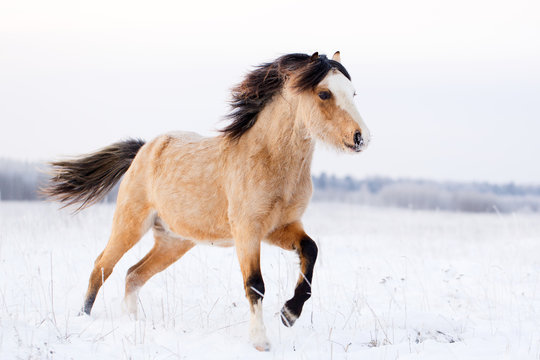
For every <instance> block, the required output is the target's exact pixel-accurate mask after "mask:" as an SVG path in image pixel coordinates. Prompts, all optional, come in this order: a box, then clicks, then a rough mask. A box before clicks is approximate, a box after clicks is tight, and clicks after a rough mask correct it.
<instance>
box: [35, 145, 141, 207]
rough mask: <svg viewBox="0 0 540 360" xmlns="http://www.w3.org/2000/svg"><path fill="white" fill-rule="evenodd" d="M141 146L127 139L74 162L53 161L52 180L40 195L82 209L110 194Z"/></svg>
mask: <svg viewBox="0 0 540 360" xmlns="http://www.w3.org/2000/svg"><path fill="white" fill-rule="evenodd" d="M143 145H144V141H143V140H140V139H129V140H125V141H121V142H117V143H115V144H112V145H109V146H107V147H105V148H103V149H101V150H99V151H97V152H95V153H93V154H89V155H83V156H81V157H78V158H75V159H73V160H65V161H55V162H52V163H51V166H52V170H51V179H50V180H49V183H48V184H46V185H45V186H44V187H42V188H41V193H42V194H43V195H45V196H47V197H50V198H52V199H54V200H57V201H60V202H62V203H64V204H65V205H64V207H65V206H69V205H73V204H80V206H79V207H78V209H77V211H78V210H81V209H84V208H85V207H87V206H90V205H92V204H94V203H96V202H98V201H99V200H101V199H103V197H104V196H105V195H107V193H108V192H109V191H111V189H112V188H113V186H114V185H115V184H116V183H117V182H118V180H120V178H121V177H122V175H124V173H125V172H126V171H127V170H128V169H129V166H130V165H131V162H132V161H133V158H135V155H137V152H138V151H139V149H140V148H141V147H142V146H143Z"/></svg>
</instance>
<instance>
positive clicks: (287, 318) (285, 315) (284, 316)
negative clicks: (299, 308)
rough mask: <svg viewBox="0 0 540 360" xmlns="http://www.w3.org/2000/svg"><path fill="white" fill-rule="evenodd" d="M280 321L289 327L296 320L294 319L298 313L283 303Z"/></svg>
mask: <svg viewBox="0 0 540 360" xmlns="http://www.w3.org/2000/svg"><path fill="white" fill-rule="evenodd" d="M280 315H281V322H282V323H283V325H285V326H286V327H291V326H293V325H294V323H295V322H296V319H298V315H295V314H294V313H293V312H292V311H291V310H290V309H289V308H288V307H287V305H284V306H283V308H281V312H280Z"/></svg>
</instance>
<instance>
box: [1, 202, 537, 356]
mask: <svg viewBox="0 0 540 360" xmlns="http://www.w3.org/2000/svg"><path fill="white" fill-rule="evenodd" d="M113 211H114V206H112V205H106V204H100V205H96V206H94V207H92V208H89V209H87V210H85V211H83V212H82V213H80V214H78V215H71V214H70V212H69V211H66V210H57V206H56V205H54V204H47V203H12V202H0V359H16V358H19V359H122V358H133V359H203V358H217V356H219V359H398V358H399V359H490V360H491V359H538V358H539V357H540V286H539V285H540V256H539V254H540V215H538V214H536V215H535V214H508V215H507V214H505V215H499V214H464V213H451V212H428V211H414V210H403V209H400V210H398V209H388V208H386V209H382V208H370V207H362V206H357V205H346V204H339V203H312V204H311V205H310V207H309V208H308V211H307V213H306V215H305V217H304V223H305V227H306V229H307V232H308V233H309V234H310V235H311V236H312V237H313V239H314V240H315V241H316V242H317V244H318V246H319V260H318V262H317V265H316V268H315V274H314V279H313V296H312V298H311V300H309V301H308V302H307V303H306V305H305V307H304V312H303V314H302V316H301V317H300V318H299V320H298V321H297V322H296V324H295V326H294V327H292V328H290V329H289V328H285V327H284V326H283V325H282V324H281V321H280V319H279V317H278V316H277V312H278V311H279V309H280V308H281V306H282V305H283V303H284V302H285V301H286V300H287V299H288V298H289V297H290V296H291V295H292V294H293V291H294V285H295V283H296V279H297V275H298V261H297V260H296V258H295V256H294V254H292V253H288V252H285V251H282V250H280V249H278V248H275V247H270V246H263V249H262V266H263V270H262V271H263V276H264V280H265V285H266V296H265V300H264V317H265V322H266V327H267V330H268V336H269V338H270V341H271V342H272V350H271V351H270V352H268V353H258V352H257V351H256V350H254V349H253V348H252V347H251V345H250V344H249V342H248V334H247V332H248V331H247V326H248V316H249V310H248V304H247V301H246V300H245V298H244V290H243V286H242V280H241V275H240V271H239V267H238V261H237V259H236V255H235V252H234V248H218V247H216V248H214V247H202V246H201V247H196V248H194V249H193V250H191V251H190V252H189V253H188V254H186V255H185V256H184V257H183V258H182V259H181V260H180V261H178V262H177V263H176V264H174V265H173V266H171V267H170V268H169V269H167V270H166V271H164V272H162V273H160V274H158V275H157V276H155V277H154V278H152V279H151V280H150V281H149V282H148V283H147V284H146V285H145V286H144V287H143V288H142V290H141V292H140V301H139V313H140V319H139V320H131V319H129V318H128V316H127V315H125V314H123V312H122V310H121V302H122V297H123V290H124V276H125V273H126V271H127V269H128V268H129V267H130V266H131V265H133V264H134V263H135V262H137V261H138V260H139V259H140V258H141V257H142V256H144V254H145V253H146V252H147V251H148V250H149V249H150V247H151V246H152V238H151V236H150V234H148V235H147V236H145V238H143V240H142V241H141V242H140V243H139V244H138V245H136V246H135V247H134V248H133V249H132V250H131V251H130V252H128V253H127V254H126V255H125V256H124V258H122V260H121V261H120V262H119V263H118V265H117V266H116V268H115V271H114V272H113V274H112V275H111V277H110V278H109V280H108V281H107V282H106V283H105V285H104V287H103V288H102V290H101V292H100V293H99V295H98V298H97V300H96V303H95V306H94V309H93V313H92V315H91V316H77V313H78V312H79V309H80V306H81V305H82V299H83V295H84V292H85V290H86V286H87V280H88V276H89V275H90V271H91V269H92V266H93V261H94V259H95V257H96V256H97V255H98V254H99V252H100V251H101V250H102V249H103V247H104V246H105V243H106V240H107V237H108V232H109V229H110V225H111V221H112V213H113Z"/></svg>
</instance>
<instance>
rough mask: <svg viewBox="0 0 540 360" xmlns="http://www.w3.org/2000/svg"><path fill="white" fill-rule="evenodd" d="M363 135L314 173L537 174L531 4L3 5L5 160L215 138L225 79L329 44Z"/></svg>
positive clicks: (319, 156)
mask: <svg viewBox="0 0 540 360" xmlns="http://www.w3.org/2000/svg"><path fill="white" fill-rule="evenodd" d="M336 50H339V51H341V56H342V62H343V64H344V66H345V67H346V68H347V69H348V70H349V72H350V74H351V75H352V79H353V83H354V85H355V87H356V90H357V93H358V96H357V97H356V101H357V105H358V108H359V110H360V113H361V114H362V115H363V118H364V120H365V122H366V124H367V125H368V127H369V128H370V130H371V131H372V133H373V135H374V139H373V142H372V144H371V145H370V147H369V149H368V150H367V151H366V152H365V153H362V154H360V155H344V154H337V153H335V152H333V151H331V150H327V149H325V148H324V146H319V147H318V150H317V151H316V153H315V159H314V164H313V172H314V173H320V172H322V171H326V172H327V173H335V174H338V175H345V174H351V175H354V176H356V177H365V176H371V175H382V176H392V177H409V178H426V179H437V180H467V181H471V180H472V181H490V182H507V181H515V182H519V183H536V184H538V183H540V165H538V164H539V163H540V160H539V158H540V140H539V137H540V2H539V1H524V0H518V1H427V0H426V1H350V2H345V1H266V2H259V1H253V0H251V1H215V2H203V1H189V2H181V1H84V2H83V1H73V0H66V1H59V0H52V1H26V0H22V1H21V0H2V1H1V2H0V121H1V126H0V157H9V158H16V159H28V160H51V159H54V158H57V157H59V156H62V155H76V154H80V153H87V152H90V151H93V150H96V149H98V148H100V147H102V146H105V145H107V144H109V143H111V142H114V141H117V140H119V139H122V138H126V137H140V138H144V139H146V140H150V139H152V138H153V137H155V136H156V135H158V134H160V133H163V132H167V131H171V130H190V131H197V132H200V133H202V134H204V135H209V136H212V135H215V134H216V132H215V130H216V129H218V128H221V127H223V126H224V125H225V122H223V121H222V118H223V116H224V115H225V114H226V113H227V111H228V107H227V104H226V101H227V99H228V98H229V89H230V88H231V87H232V86H233V85H234V84H235V83H237V82H238V81H239V80H240V79H241V78H242V76H243V74H245V73H246V72H247V71H249V69H250V67H251V66H253V65H257V64H259V63H261V62H265V61H269V60H273V59H274V58H276V57H277V56H280V55H282V54H285V53H289V52H304V53H312V52H314V51H319V52H320V53H326V54H329V55H331V54H333V53H334V52H335V51H336Z"/></svg>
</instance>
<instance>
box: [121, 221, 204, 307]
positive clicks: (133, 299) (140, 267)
mask: <svg viewBox="0 0 540 360" xmlns="http://www.w3.org/2000/svg"><path fill="white" fill-rule="evenodd" d="M154 238H155V243H154V247H153V248H152V249H151V250H150V252H149V253H148V254H146V255H145V256H144V257H143V258H142V259H141V260H140V261H139V262H138V263H137V264H135V265H133V266H132V267H131V268H129V270H128V272H127V275H126V295H125V298H124V305H125V307H126V310H127V311H128V312H129V313H130V314H132V315H135V316H136V315H137V294H138V292H139V289H140V288H141V287H142V286H143V285H144V284H145V283H146V282H147V281H148V280H149V279H150V278H151V277H152V276H154V275H155V274H157V273H158V272H160V271H163V270H165V269H166V268H167V267H168V266H169V265H171V264H173V263H174V262H176V261H177V260H178V259H180V258H181V257H182V256H183V255H184V254H185V253H186V252H188V251H189V249H191V248H192V247H193V246H195V244H194V243H193V242H191V241H189V240H184V239H181V238H179V237H178V236H176V235H174V234H172V233H171V232H170V231H168V230H166V229H165V228H164V226H163V224H162V222H161V220H160V219H159V218H157V219H156V222H155V224H154Z"/></svg>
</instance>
